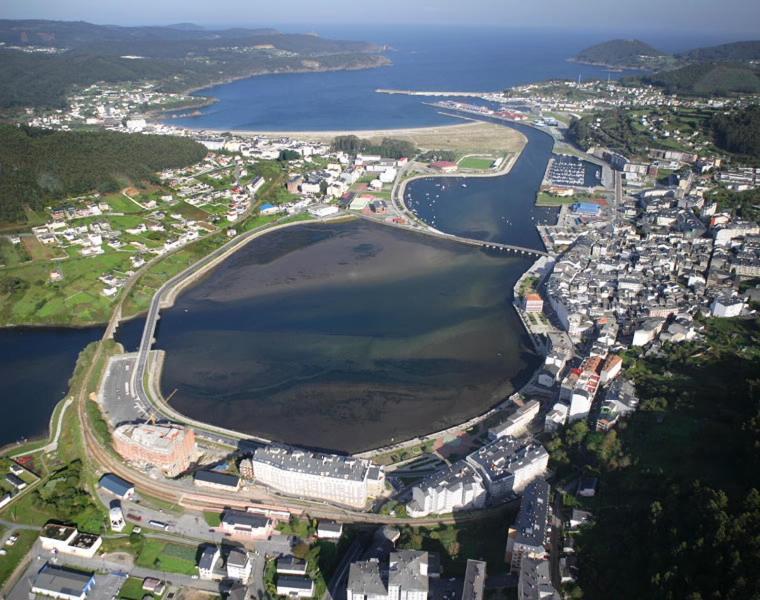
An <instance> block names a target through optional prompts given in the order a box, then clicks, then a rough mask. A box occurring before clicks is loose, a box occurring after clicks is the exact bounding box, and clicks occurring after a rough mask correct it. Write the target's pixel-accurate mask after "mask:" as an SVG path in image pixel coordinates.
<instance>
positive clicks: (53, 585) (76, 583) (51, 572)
mask: <svg viewBox="0 0 760 600" xmlns="http://www.w3.org/2000/svg"><path fill="white" fill-rule="evenodd" d="M94 576H95V574H94V573H92V572H85V571H75V570H73V569H67V568H65V567H55V566H53V565H50V564H45V566H44V567H42V569H40V572H39V573H38V574H37V577H36V578H35V580H34V585H33V589H34V588H37V589H41V590H46V591H51V592H56V593H59V594H67V595H72V596H80V595H82V594H83V593H84V591H85V589H86V588H87V586H88V585H89V584H90V582H91V581H92V578H93V577H94Z"/></svg>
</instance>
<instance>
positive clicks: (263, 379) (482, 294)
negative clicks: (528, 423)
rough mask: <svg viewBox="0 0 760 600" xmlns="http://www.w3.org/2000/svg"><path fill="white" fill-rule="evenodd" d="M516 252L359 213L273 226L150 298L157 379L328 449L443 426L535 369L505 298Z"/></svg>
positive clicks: (193, 410) (253, 424)
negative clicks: (491, 250)
mask: <svg viewBox="0 0 760 600" xmlns="http://www.w3.org/2000/svg"><path fill="white" fill-rule="evenodd" d="M529 264H530V263H529V261H528V260H527V259H523V258H515V257H509V256H506V255H499V254H488V253H485V252H483V251H481V250H479V249H476V248H472V247H469V246H464V245H460V244H457V243H454V242H449V241H440V240H435V239H431V238H428V237H424V236H421V235H419V234H415V233H410V232H405V231H399V230H395V229H391V228H388V227H385V226H382V225H376V224H372V223H367V222H362V221H353V222H349V223H341V224H333V225H324V224H321V225H316V224H315V225H311V224H305V225H303V226H299V227H296V228H292V229H290V230H286V231H282V232H275V233H272V234H270V235H267V236H264V237H262V238H259V239H257V240H254V241H253V242H251V243H250V244H249V245H248V246H246V247H245V248H244V249H242V250H240V251H239V252H237V253H236V254H235V255H233V256H231V257H230V258H229V259H227V260H226V261H225V262H224V263H223V264H222V265H220V266H219V267H218V268H216V269H215V270H214V271H212V272H211V273H210V274H209V275H208V276H207V277H206V278H205V279H203V280H202V281H201V282H199V283H198V284H196V285H194V286H193V287H191V288H189V289H188V290H186V291H185V292H184V293H183V294H182V295H181V296H180V297H179V298H178V300H177V303H176V304H175V306H174V307H172V308H171V309H169V310H167V311H164V313H163V314H162V318H161V321H160V328H159V335H158V342H157V347H159V348H161V349H163V350H166V351H167V354H166V362H165V365H164V372H163V377H162V389H163V392H164V394H165V395H168V394H171V393H172V392H174V395H173V397H172V400H171V403H172V405H173V406H174V407H175V408H177V409H178V410H179V411H181V412H183V413H184V414H187V415H188V416H190V417H193V418H195V419H200V420H204V421H208V422H210V423H214V424H216V425H221V426H224V427H229V428H231V429H236V430H240V431H244V432H249V433H256V434H258V435H262V436H264V437H269V438H273V439H276V440H282V441H287V442H293V443H298V444H303V445H308V446H314V447H320V448H330V449H335V450H344V451H359V450H364V449H368V448H372V447H376V446H379V445H382V444H385V443H387V442H390V441H393V440H401V439H406V438H409V437H413V436H415V435H418V434H422V433H427V432H430V431H434V430H437V429H441V428H443V427H446V426H449V425H452V424H455V423H458V422H461V421H463V420H466V419H467V418H469V417H472V416H475V415H477V414H479V413H481V412H483V411H484V410H486V409H487V408H488V407H490V406H491V405H493V404H494V403H495V402H497V401H498V400H500V399H501V398H503V397H504V396H506V395H508V394H510V393H511V392H512V391H514V389H515V386H517V385H519V384H520V383H521V382H522V381H524V380H525V379H526V378H527V377H529V375H530V373H531V372H532V371H533V369H534V368H535V367H536V364H537V360H538V359H537V357H536V356H535V354H534V353H533V350H532V348H531V347H530V345H529V341H528V339H527V336H526V335H525V333H524V332H523V329H522V326H521V324H520V322H519V320H518V318H517V316H516V315H515V313H514V311H513V309H512V307H511V306H510V303H511V298H512V287H513V286H514V283H515V281H516V280H517V278H518V277H519V276H520V274H521V273H522V272H523V271H524V270H525V269H526V268H527V266H528V265H529ZM175 390H176V392H175Z"/></svg>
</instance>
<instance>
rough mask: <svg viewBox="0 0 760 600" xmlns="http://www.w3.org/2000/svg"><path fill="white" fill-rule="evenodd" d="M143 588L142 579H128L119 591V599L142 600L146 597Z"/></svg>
mask: <svg viewBox="0 0 760 600" xmlns="http://www.w3.org/2000/svg"><path fill="white" fill-rule="evenodd" d="M142 586H143V580H142V579H139V578H137V577H128V578H127V580H126V581H125V582H124V585H122V586H121V589H120V590H119V598H122V599H123V600H142V599H143V598H144V597H145V596H146V593H145V592H144V591H143V589H142Z"/></svg>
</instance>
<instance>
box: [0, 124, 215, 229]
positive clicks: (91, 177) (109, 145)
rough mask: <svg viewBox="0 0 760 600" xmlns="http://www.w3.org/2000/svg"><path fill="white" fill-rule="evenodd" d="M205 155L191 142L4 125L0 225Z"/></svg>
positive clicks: (1, 133) (0, 139) (0, 155)
mask: <svg viewBox="0 0 760 600" xmlns="http://www.w3.org/2000/svg"><path fill="white" fill-rule="evenodd" d="M205 155H206V148H205V147H204V146H203V145H201V144H198V143H197V142H194V141H193V140H190V139H187V138H179V137H171V136H158V135H140V134H127V133H117V132H113V131H94V132H70V131H49V130H41V129H31V128H24V127H14V126H11V125H0V221H22V220H23V219H24V210H23V209H24V206H29V207H31V208H33V209H39V208H42V207H44V206H46V205H48V204H50V202H51V201H53V200H55V199H59V198H65V197H67V196H73V195H80V194H85V193H87V192H91V191H94V190H100V191H114V190H116V189H118V188H119V187H120V186H121V185H126V184H127V183H128V182H136V181H142V180H147V179H150V178H152V177H153V176H154V174H155V173H156V172H157V171H161V170H163V169H167V168H178V167H184V166H187V165H190V164H193V163H195V162H198V161H199V160H201V159H203V157H204V156H205Z"/></svg>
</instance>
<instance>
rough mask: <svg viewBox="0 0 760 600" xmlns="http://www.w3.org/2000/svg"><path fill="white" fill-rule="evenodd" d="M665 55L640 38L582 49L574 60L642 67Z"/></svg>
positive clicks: (614, 65) (614, 41)
mask: <svg viewBox="0 0 760 600" xmlns="http://www.w3.org/2000/svg"><path fill="white" fill-rule="evenodd" d="M663 56H666V54H665V53H664V52H661V51H659V50H657V49H656V48H653V47H652V46H650V45H649V44H646V43H644V42H642V41H640V40H610V41H609V42H602V43H601V44H596V45H594V46H591V47H590V48H586V49H585V50H581V51H580V52H579V53H578V54H577V55H576V56H575V57H574V60H575V61H576V62H581V63H589V64H598V65H609V66H613V67H642V66H647V65H648V64H650V63H652V61H654V60H656V59H658V58H659V57H663Z"/></svg>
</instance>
